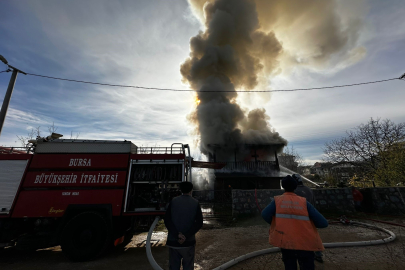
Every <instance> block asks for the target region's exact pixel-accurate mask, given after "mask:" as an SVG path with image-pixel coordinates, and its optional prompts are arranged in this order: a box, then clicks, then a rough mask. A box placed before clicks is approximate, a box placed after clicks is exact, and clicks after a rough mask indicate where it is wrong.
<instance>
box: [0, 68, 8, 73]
mask: <svg viewBox="0 0 405 270" xmlns="http://www.w3.org/2000/svg"><path fill="white" fill-rule="evenodd" d="M9 71H11V70H10V69H6V70H3V71H0V73H3V72H9Z"/></svg>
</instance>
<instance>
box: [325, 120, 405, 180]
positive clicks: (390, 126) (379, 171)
mask: <svg viewBox="0 0 405 270" xmlns="http://www.w3.org/2000/svg"><path fill="white" fill-rule="evenodd" d="M404 141H405V123H400V124H395V123H394V122H392V121H391V120H389V119H385V120H381V119H379V118H378V119H373V118H371V119H370V121H369V122H368V123H367V124H361V125H360V126H358V127H356V128H354V130H352V131H346V136H345V137H343V138H341V139H337V140H333V141H331V142H328V143H326V144H325V148H324V153H325V155H326V157H327V159H328V160H329V161H331V162H333V163H338V162H347V163H349V164H352V165H354V166H356V167H358V168H360V169H361V172H362V177H363V178H365V179H369V180H374V179H379V180H380V184H383V185H392V179H390V177H389V173H387V172H388V171H387V170H388V169H389V167H390V166H389V164H390V162H392V159H391V157H392V155H387V154H384V153H387V152H388V151H391V150H392V149H393V148H394V145H396V144H398V143H402V142H404Z"/></svg>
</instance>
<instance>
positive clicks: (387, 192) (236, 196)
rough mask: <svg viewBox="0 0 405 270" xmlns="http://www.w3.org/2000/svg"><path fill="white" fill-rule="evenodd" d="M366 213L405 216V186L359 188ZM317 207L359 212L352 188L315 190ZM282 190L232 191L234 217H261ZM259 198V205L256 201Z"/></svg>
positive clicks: (348, 212)
mask: <svg viewBox="0 0 405 270" xmlns="http://www.w3.org/2000/svg"><path fill="white" fill-rule="evenodd" d="M360 191H361V192H362V193H363V196H364V200H363V203H362V208H363V210H364V211H365V212H371V213H374V212H375V213H379V214H403V213H405V200H404V199H405V187H401V188H398V187H387V188H366V189H360ZM313 192H314V195H315V199H316V203H315V207H316V208H317V209H318V210H319V211H320V212H321V213H338V214H350V213H354V212H356V210H355V207H354V202H353V196H352V191H351V188H331V189H313ZM283 193H284V191H283V190H280V189H260V190H256V194H257V196H255V190H239V189H234V190H232V215H233V216H237V215H241V214H243V215H252V214H259V213H260V210H259V208H260V209H261V210H263V209H264V208H265V207H266V206H267V205H268V204H269V203H270V202H271V201H272V200H273V199H274V196H277V195H281V194H283ZM256 197H257V202H256Z"/></svg>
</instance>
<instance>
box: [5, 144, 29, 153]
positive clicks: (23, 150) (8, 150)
mask: <svg viewBox="0 0 405 270" xmlns="http://www.w3.org/2000/svg"><path fill="white" fill-rule="evenodd" d="M32 153H34V149H33V148H32V147H4V146H0V154H32Z"/></svg>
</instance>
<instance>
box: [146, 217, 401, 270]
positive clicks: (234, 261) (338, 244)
mask: <svg viewBox="0 0 405 270" xmlns="http://www.w3.org/2000/svg"><path fill="white" fill-rule="evenodd" d="M159 220H160V217H156V218H155V221H154V222H153V224H152V226H151V227H150V229H149V233H148V237H147V240H146V255H147V257H148V260H149V263H150V265H151V266H152V268H153V269H154V270H163V268H161V267H160V266H159V265H158V264H157V263H156V261H155V259H154V258H153V256H152V251H151V245H150V240H151V238H152V233H153V231H154V229H155V227H156V224H157V223H158V221H159ZM342 222H343V223H344V224H350V225H360V226H364V227H367V228H371V229H376V230H379V231H382V232H385V233H387V234H389V235H390V236H389V237H387V238H384V239H378V240H367V241H356V242H335V243H324V244H323V246H324V247H325V248H337V247H360V246H373V245H381V244H387V243H389V242H392V241H394V240H395V239H396V235H395V234H394V233H393V232H392V231H390V230H387V229H384V228H381V227H378V226H375V225H371V224H368V223H363V222H356V221H348V220H344V221H343V220H342ZM279 251H280V248H278V247H273V248H267V249H262V250H258V251H254V252H251V253H247V254H245V255H242V256H240V257H237V258H235V259H232V260H230V261H228V262H226V263H224V264H222V265H220V266H218V267H217V268H215V269H214V270H222V269H227V268H229V267H231V266H233V265H235V264H238V263H240V262H242V261H245V260H247V259H250V258H253V257H256V256H259V255H264V254H270V253H276V252H279Z"/></svg>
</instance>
